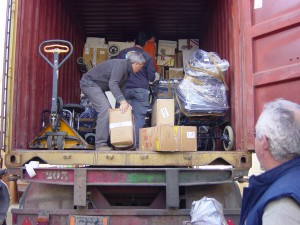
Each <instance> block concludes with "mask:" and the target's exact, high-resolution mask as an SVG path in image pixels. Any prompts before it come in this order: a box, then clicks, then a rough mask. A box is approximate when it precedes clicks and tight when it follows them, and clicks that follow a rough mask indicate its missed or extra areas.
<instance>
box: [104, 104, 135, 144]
mask: <svg viewBox="0 0 300 225" xmlns="http://www.w3.org/2000/svg"><path fill="white" fill-rule="evenodd" d="M109 132H110V142H111V144H112V145H113V146H114V147H116V148H130V147H132V146H133V145H134V143H135V140H134V137H135V135H134V128H133V119H132V111H131V110H128V111H127V112H126V113H123V114H122V113H121V110H120V109H119V108H118V109H110V110H109Z"/></svg>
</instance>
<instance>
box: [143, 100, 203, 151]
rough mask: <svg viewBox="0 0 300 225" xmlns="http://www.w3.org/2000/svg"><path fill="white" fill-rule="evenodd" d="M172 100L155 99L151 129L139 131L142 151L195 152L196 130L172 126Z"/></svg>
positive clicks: (192, 127) (194, 128) (190, 127)
mask: <svg viewBox="0 0 300 225" xmlns="http://www.w3.org/2000/svg"><path fill="white" fill-rule="evenodd" d="M174 108H175V107H174V99H157V100H156V102H155V103H154V105H153V107H152V119H151V122H152V124H151V127H148V128H142V129H140V130H139V138H140V146H139V150H142V151H172V152H173V151H174V152H176V151H197V128H196V127H194V126H174V115H175V112H174Z"/></svg>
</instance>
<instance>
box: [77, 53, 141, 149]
mask: <svg viewBox="0 0 300 225" xmlns="http://www.w3.org/2000/svg"><path fill="white" fill-rule="evenodd" d="M125 58H126V59H111V60H106V61H104V62H102V63H100V64H98V65H97V66H95V67H94V68H92V69H91V70H89V71H88V72H87V73H85V74H84V76H83V77H82V78H81V80H80V88H81V90H82V92H83V94H85V95H86V96H87V98H88V99H89V100H90V102H91V103H92V105H93V107H94V108H95V110H96V111H97V112H98V119H97V126H96V135H95V145H96V150H111V147H109V146H107V141H108V138H109V121H108V109H110V108H111V107H110V103H109V101H108V99H107V97H106V95H105V91H111V93H112V94H113V96H114V97H115V99H116V102H117V103H119V104H120V109H121V111H122V113H124V112H126V111H127V110H128V109H129V108H131V106H130V104H128V102H127V101H126V100H125V97H124V92H125V87H126V86H125V85H126V81H127V79H128V77H129V76H137V75H136V73H137V72H139V71H140V70H141V69H142V67H143V66H144V64H145V58H144V56H143V55H142V54H141V53H140V52H136V51H131V52H128V54H127V55H126V57H125Z"/></svg>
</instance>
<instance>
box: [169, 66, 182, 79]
mask: <svg viewBox="0 0 300 225" xmlns="http://www.w3.org/2000/svg"><path fill="white" fill-rule="evenodd" d="M183 77H184V74H183V68H169V79H172V78H183Z"/></svg>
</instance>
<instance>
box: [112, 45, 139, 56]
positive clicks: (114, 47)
mask: <svg viewBox="0 0 300 225" xmlns="http://www.w3.org/2000/svg"><path fill="white" fill-rule="evenodd" d="M133 46H134V42H133V41H132V42H119V41H109V42H108V54H109V56H110V57H111V56H116V55H118V54H119V53H120V51H121V50H123V49H125V48H131V47H133Z"/></svg>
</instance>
